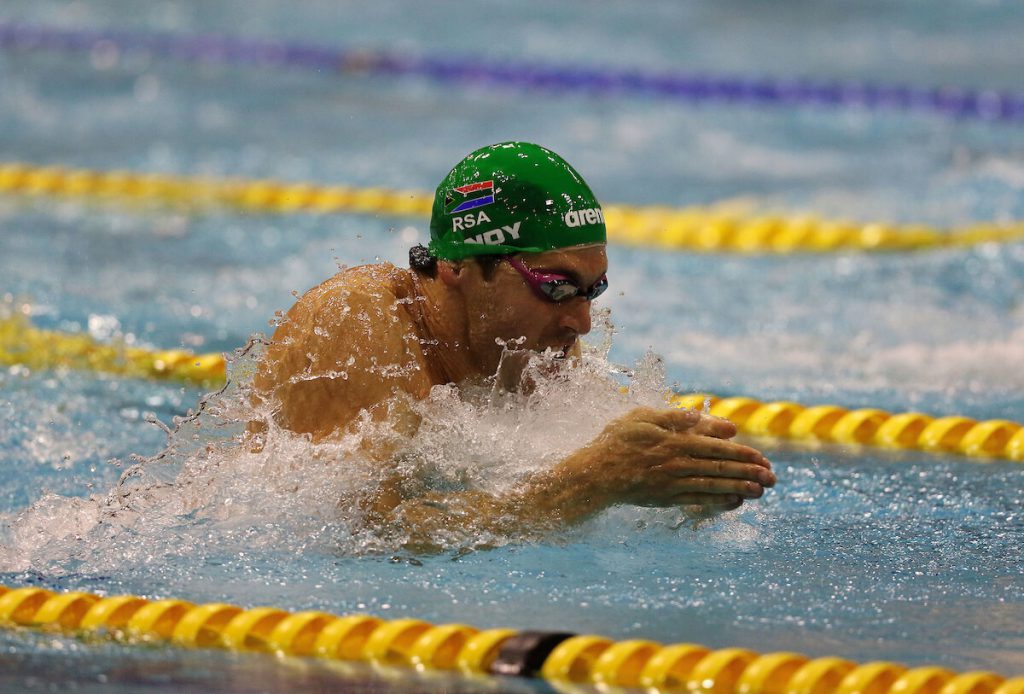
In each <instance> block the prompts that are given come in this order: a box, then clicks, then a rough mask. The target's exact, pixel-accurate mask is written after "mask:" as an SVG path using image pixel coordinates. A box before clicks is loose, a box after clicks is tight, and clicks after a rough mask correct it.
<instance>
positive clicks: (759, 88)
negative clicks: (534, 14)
mask: <svg viewBox="0 0 1024 694" xmlns="http://www.w3.org/2000/svg"><path fill="white" fill-rule="evenodd" d="M0 48H6V49H8V50H22V51H27V50H34V51H42V50H48V51H62V52H68V53H92V52H99V53H106V54H108V55H112V57H113V58H114V60H115V61H116V60H117V58H118V57H119V54H120V53H143V54H148V55H156V56H160V57H164V58H171V59H174V60H181V61H186V62H198V63H222V64H230V65H248V66H257V67H288V68H296V69H306V70H313V71H316V72H319V73H325V72H326V73H328V74H330V73H361V74H371V75H373V74H376V75H386V76H389V77H390V76H412V77H421V78H426V79H430V80H433V81H435V82H439V83H442V84H456V85H468V86H485V87H496V86H497V87H503V88H507V89H508V88H510V89H517V90H520V91H527V92H531V91H542V92H551V93H559V94H585V95H590V96H603V97H619V96H633V97H641V98H654V99H661V100H665V101H669V102H673V103H678V104H685V105H691V104H700V103H725V104H742V105H745V106H811V107H827V108H854V109H862V110H871V111H881V110H887V111H905V112H921V113H931V114H937V115H940V116H946V117H953V118H958V119H980V120H986V121H1003V122H1022V121H1024V93H1022V92H1013V91H1008V90H996V89H969V88H960V87H917V86H912V85H906V84H885V83H872V82H867V81H855V80H828V79H811V78H806V77H766V76H760V75H757V76H754V75H751V76H743V75H723V74H714V73H703V72H662V73H655V72H644V71H641V70H630V69H603V68H597V67H584V66H573V65H552V64H543V63H522V62H511V61H499V60H487V59H484V58H481V57H470V56H448V57H444V56H415V55H407V54H401V53H396V52H392V51H384V50H344V49H339V48H335V47H332V46H323V45H314V44H304V43H296V42H288V41H276V40H266V39H263V40H261V39H247V38H241V37H231V36H222V35H187V34H172V33H151V32H138V31H128V30H88V29H66V28H59V27H54V26H45V25H38V24H23V23H15V22H4V23H0Z"/></svg>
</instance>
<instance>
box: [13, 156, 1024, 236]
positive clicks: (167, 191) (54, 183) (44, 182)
mask: <svg viewBox="0 0 1024 694" xmlns="http://www.w3.org/2000/svg"><path fill="white" fill-rule="evenodd" d="M0 193H7V194H18V195H35V196H63V197H72V198H88V199H94V200H102V201H109V202H117V203H128V204H133V203H134V204H146V203H149V204H152V203H160V204H167V205H174V206H183V207H189V208H193V207H196V206H203V205H222V206H227V207H232V208H235V209H240V210H247V211H253V212H263V213H294V212H304V213H314V214H331V213H356V214H373V215H391V216H400V217H401V216H410V217H427V216H429V215H430V207H431V200H432V196H431V195H430V194H429V193H425V192H422V191H412V190H390V189H386V188H356V187H352V186H322V185H315V184H311V183H286V182H282V181H269V180H247V179H240V178H207V177H195V176H172V175H166V174H147V173H136V172H131V171H97V170H90V169H71V168H65V167H40V166H33V165H31V164H25V163H19V162H8V163H0ZM604 212H605V220H606V222H607V226H608V237H609V239H610V240H611V241H613V242H617V243H622V244H625V245H633V246H654V247H659V248H675V249H688V250H693V251H717V252H741V253H792V252H827V251H839V250H860V251H896V250H921V249H928V248H939V247H949V246H967V245H972V244H978V243H1003V242H1009V241H1018V240H1022V239H1024V222H1021V221H1014V222H1009V223H1005V224H995V223H977V224H970V225H967V226H964V227H958V228H952V229H939V228H936V227H932V226H928V225H924V224H911V225H896V224H887V223H879V222H872V223H862V222H853V221H847V220H827V219H821V218H819V217H816V216H814V215H785V214H763V213H757V212H755V211H754V210H753V209H752V207H751V206H750V205H749V204H746V203H743V202H735V201H730V202H725V203H721V204H717V205H712V206H708V207H688V208H682V209H676V208H670V207H633V206H628V205H607V206H606V207H605V209H604Z"/></svg>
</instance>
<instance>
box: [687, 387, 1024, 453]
mask: <svg viewBox="0 0 1024 694" xmlns="http://www.w3.org/2000/svg"><path fill="white" fill-rule="evenodd" d="M670 402H671V404H672V405H674V406H676V407H686V408H690V409H697V410H705V409H706V410H707V411H708V412H710V413H711V414H713V415H717V416H719V417H725V418H726V419H728V420H730V421H732V422H733V423H735V424H736V426H737V428H739V430H740V431H741V432H743V433H744V434H749V435H752V436H770V437H777V438H788V439H798V440H802V441H821V442H835V443H845V444H860V445H865V446H882V447H884V448H904V449H918V450H922V451H930V452H934V453H959V454H962V455H966V456H970V457H972V458H975V459H976V460H978V461H984V460H987V459H995V458H1006V459H1009V460H1015V461H1024V428H1022V427H1021V425H1020V424H1018V423H1016V422H1011V421H1009V420H1006V419H989V420H984V421H978V420H975V419H971V418H970V417H961V416H956V415H953V416H946V417H932V416H929V415H926V414H923V413H921V412H903V413H900V414H892V413H889V412H886V411H885V410H880V409H875V408H861V409H852V410H851V409H847V408H845V407H840V406H838V405H812V406H810V407H808V406H806V405H801V404H799V403H795V402H788V401H777V402H761V401H759V400H755V399H754V398H748V397H743V396H737V397H729V398H719V397H716V396H714V395H708V394H703V393H696V394H688V395H673V396H671V397H670Z"/></svg>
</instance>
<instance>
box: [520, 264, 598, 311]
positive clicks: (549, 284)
mask: <svg viewBox="0 0 1024 694" xmlns="http://www.w3.org/2000/svg"><path fill="white" fill-rule="evenodd" d="M505 260H507V261H508V264H509V265H511V266H512V267H513V268H515V270H516V272H518V273H519V274H520V275H522V276H523V279H524V280H526V283H527V284H529V285H530V288H531V289H533V291H534V293H536V294H537V296H539V297H540V298H541V299H547V300H548V301H555V302H559V301H568V300H569V299H573V298H575V297H577V296H582V297H584V298H585V299H586V300H587V301H593V300H594V299H596V298H597V297H599V296H601V294H603V293H604V290H605V289H607V288H608V276H607V275H601V277H600V278H598V280H597V281H596V282H594V283H593V284H592V285H590V286H589V287H586V288H583V287H581V286H580V285H578V284H576V283H575V282H573V281H572V280H571V279H569V278H568V277H566V276H565V275H558V274H555V273H550V272H534V271H533V270H531V269H530V268H528V267H526V266H525V265H523V261H521V260H519V258H516V257H515V256H511V255H510V256H506V257H505Z"/></svg>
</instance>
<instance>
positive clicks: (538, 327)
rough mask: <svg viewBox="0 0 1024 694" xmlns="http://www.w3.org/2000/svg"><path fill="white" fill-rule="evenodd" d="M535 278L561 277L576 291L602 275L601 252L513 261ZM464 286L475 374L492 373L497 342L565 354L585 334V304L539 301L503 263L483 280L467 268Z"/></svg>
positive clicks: (525, 257) (471, 266)
mask: <svg viewBox="0 0 1024 694" xmlns="http://www.w3.org/2000/svg"><path fill="white" fill-rule="evenodd" d="M517 257H518V258H519V259H520V260H522V263H523V265H525V266H526V267H527V268H529V270H532V271H533V272H536V273H547V274H558V275H564V276H565V277H567V278H569V279H571V280H572V281H573V282H575V283H576V284H577V285H579V286H580V287H584V288H588V287H591V286H593V285H594V283H595V282H597V281H598V280H599V279H600V278H601V277H602V276H603V275H604V274H605V272H606V271H607V270H608V258H607V256H606V254H605V247H604V246H603V245H601V246H588V247H584V248H575V249H567V250H558V251H547V252H545V253H524V254H522V255H519V256H517ZM465 269H466V271H467V272H468V275H469V276H468V277H467V278H466V283H465V284H464V294H463V295H464V296H465V298H466V309H467V316H466V319H467V326H468V328H469V330H468V332H469V342H470V345H469V347H470V351H471V352H472V353H473V355H474V358H475V361H476V363H477V365H478V367H479V368H480V370H481V372H482V373H483V374H486V375H490V374H493V373H494V372H495V371H496V370H497V368H498V361H499V359H500V357H501V353H502V347H501V344H500V343H506V344H508V343H512V342H516V343H519V345H520V348H521V349H529V350H533V351H537V352H541V351H544V350H545V349H548V348H550V349H551V350H552V351H555V352H563V353H568V352H569V351H570V350H571V349H572V348H573V347H574V346H575V345H576V341H577V339H578V338H579V337H580V336H581V335H586V334H587V333H588V332H590V303H591V302H590V301H588V300H587V299H586V297H583V296H576V297H573V298H571V299H568V300H566V301H561V302H552V301H548V300H546V299H542V298H541V297H539V296H538V295H537V293H536V292H535V291H534V290H533V289H532V288H531V287H530V285H529V283H528V282H527V280H526V279H524V277H523V276H522V274H520V273H519V272H518V271H517V270H516V269H515V268H513V267H512V266H511V265H510V264H509V263H508V262H506V261H502V262H500V263H498V265H497V267H495V269H494V273H493V275H492V276H491V278H490V279H489V280H486V279H484V277H483V273H482V270H481V268H480V266H479V265H478V264H476V263H475V262H469V263H467V267H466V268H465Z"/></svg>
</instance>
